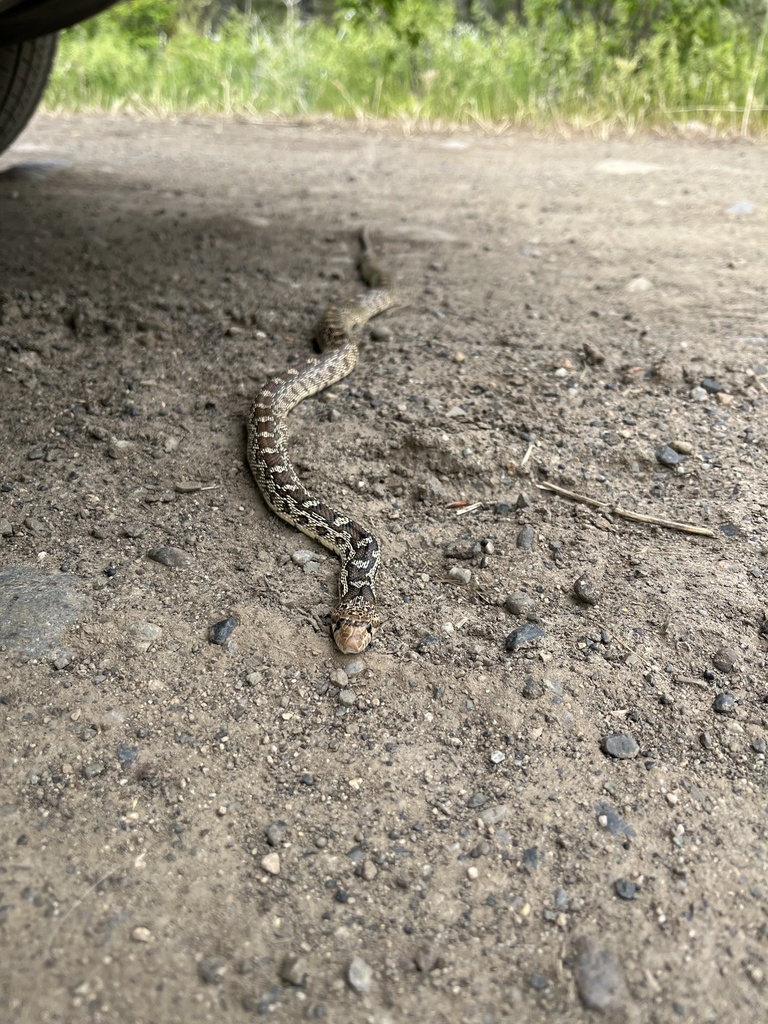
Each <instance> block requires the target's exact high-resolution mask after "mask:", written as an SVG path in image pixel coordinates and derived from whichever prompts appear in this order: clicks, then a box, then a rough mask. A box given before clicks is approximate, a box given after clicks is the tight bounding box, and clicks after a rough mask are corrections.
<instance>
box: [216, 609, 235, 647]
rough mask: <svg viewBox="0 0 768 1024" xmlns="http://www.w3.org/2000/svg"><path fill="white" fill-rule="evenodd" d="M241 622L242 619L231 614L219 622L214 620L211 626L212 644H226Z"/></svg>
mask: <svg viewBox="0 0 768 1024" xmlns="http://www.w3.org/2000/svg"><path fill="white" fill-rule="evenodd" d="M239 624H240V620H239V619H236V618H235V617H234V616H231V617H230V618H228V619H221V620H220V621H219V622H214V624H213V625H212V626H211V631H210V635H209V640H210V642H211V643H212V644H219V645H220V646H221V645H223V644H225V643H226V642H227V640H229V638H230V637H231V636H232V634H233V633H234V631H235V627H236V626H238V625H239Z"/></svg>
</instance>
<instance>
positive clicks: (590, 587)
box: [573, 573, 597, 605]
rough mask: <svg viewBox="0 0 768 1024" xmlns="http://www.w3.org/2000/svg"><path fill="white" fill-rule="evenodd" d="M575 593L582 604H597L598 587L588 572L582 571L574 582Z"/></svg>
mask: <svg viewBox="0 0 768 1024" xmlns="http://www.w3.org/2000/svg"><path fill="white" fill-rule="evenodd" d="M573 593H574V595H575V596H576V598H577V599H578V600H579V601H581V602H582V604H589V605H595V604H597V587H596V586H595V583H594V581H593V580H592V579H591V577H590V576H588V575H587V574H586V573H582V574H581V576H579V578H578V579H577V580H576V582H575V583H574V584H573Z"/></svg>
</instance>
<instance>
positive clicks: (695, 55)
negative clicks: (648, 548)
mask: <svg viewBox="0 0 768 1024" xmlns="http://www.w3.org/2000/svg"><path fill="white" fill-rule="evenodd" d="M766 29H768V3H766V2H765V0H741V2H738V0H737V2H734V3H726V2H724V0H705V2H696V0H650V2H645V3H641V2H640V0H596V2H587V0H486V2H484V3H473V2H471V0H466V2H464V3H461V2H459V3H458V4H457V3H456V2H454V0H346V2H345V0H339V2H334V0H319V2H315V3H314V4H312V3H305V4H303V5H301V6H300V5H299V3H298V2H291V0H286V2H285V3H281V4H279V3H276V2H275V0H272V2H269V0H264V2H262V3H260V4H255V5H254V4H252V3H251V2H250V0H243V2H242V3H241V5H240V9H238V8H236V7H234V6H232V5H229V6H227V7H226V8H224V7H222V6H221V5H219V6H215V7H211V5H210V4H205V3H204V0H134V2H133V3H127V4H122V5H118V6H117V7H115V8H113V9H111V10H109V11H107V12H105V13H104V14H102V15H100V16H99V17H98V18H95V19H93V20H92V21H91V22H88V23H86V24H84V25H80V26H77V27H75V28H73V29H71V30H69V31H68V32H66V33H64V35H63V36H62V40H61V45H60V53H59V59H58V63H57V66H56V70H55V72H54V75H53V78H52V81H51V85H50V88H49V91H48V94H47V104H48V106H49V108H52V109H66V110H82V109H92V108H101V109H108V110H114V109H134V110H140V111H148V112H153V113H160V114H166V113H171V112H177V111H196V112H200V113H213V112H220V113H227V114H233V113H241V114H247V115H265V114H267V115H278V116H297V115H311V114H322V113H330V114H334V115H337V116H342V117H357V118H365V117H387V118H399V119H401V120H403V121H405V122H407V123H411V124H412V123H418V122H422V121H423V122H432V123H439V124H447V123H453V124H455V123H466V122H479V123H481V124H483V125H485V126H488V127H490V126H498V125H502V126H503V125H510V124H529V125H534V126H537V127H546V126H550V125H560V126H566V125H570V126H575V127H586V126H601V127H603V128H612V127H620V128H622V129H624V130H629V131H632V130H635V129H637V128H640V127H645V126H659V127H665V126H669V125H672V124H681V123H683V124H685V123H687V122H692V121H696V122H699V123H702V122H703V123H705V124H706V125H709V126H712V127H714V128H716V129H719V130H727V131H741V132H744V133H746V132H749V131H757V130H764V129H765V128H766V126H767V125H768V116H767V114H768V107H766V106H765V105H764V98H765V96H766V93H767V92H768V67H767V65H766V59H765V56H764V43H765V37H766Z"/></svg>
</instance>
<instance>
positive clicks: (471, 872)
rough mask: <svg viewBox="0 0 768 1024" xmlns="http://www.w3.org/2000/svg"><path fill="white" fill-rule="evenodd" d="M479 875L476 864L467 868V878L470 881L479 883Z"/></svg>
mask: <svg viewBox="0 0 768 1024" xmlns="http://www.w3.org/2000/svg"><path fill="white" fill-rule="evenodd" d="M479 875H480V872H479V871H478V870H477V868H476V867H475V866H474V864H473V865H472V866H471V867H468V868H467V878H468V879H469V880H470V882H475V881H477V879H478V877H479Z"/></svg>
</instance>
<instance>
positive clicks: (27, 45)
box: [0, 35, 56, 153]
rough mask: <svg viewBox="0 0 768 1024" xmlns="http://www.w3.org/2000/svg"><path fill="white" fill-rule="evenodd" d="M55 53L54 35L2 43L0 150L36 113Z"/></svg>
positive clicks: (0, 67)
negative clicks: (5, 44)
mask: <svg viewBox="0 0 768 1024" xmlns="http://www.w3.org/2000/svg"><path fill="white" fill-rule="evenodd" d="M55 56H56V36H55V35H52V36H40V37H39V38H38V39H30V40H28V41H26V42H23V43H12V44H10V45H8V46H0V153H2V151H3V150H4V149H7V148H8V147H9V146H10V144H11V143H12V142H13V140H14V139H15V138H16V136H17V135H18V134H19V132H20V131H21V130H22V128H24V126H25V125H26V123H27V121H29V119H30V118H31V117H32V115H33V114H34V112H35V108H36V107H37V104H38V103H39V102H40V97H41V96H42V95H43V92H44V91H45V87H46V85H47V84H48V76H49V74H50V73H51V68H52V67H53V58H54V57H55Z"/></svg>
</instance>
